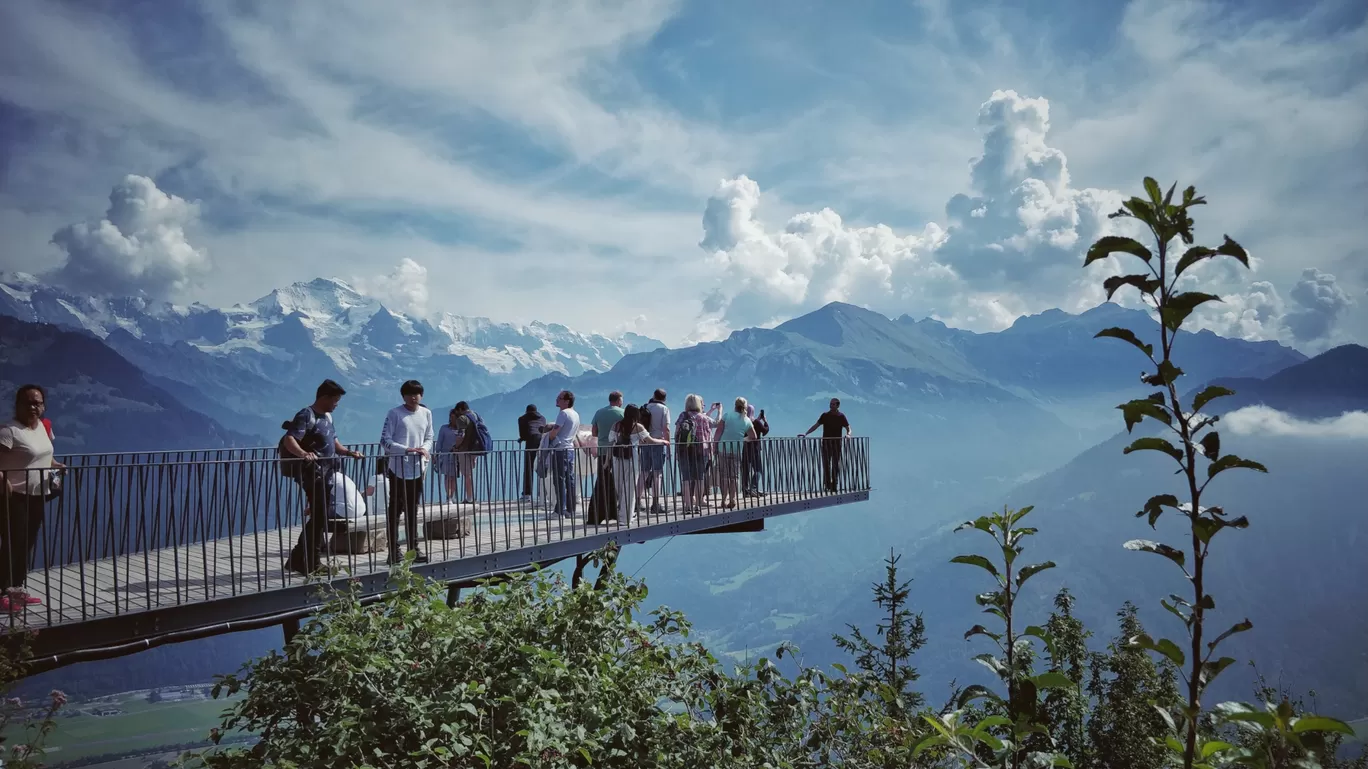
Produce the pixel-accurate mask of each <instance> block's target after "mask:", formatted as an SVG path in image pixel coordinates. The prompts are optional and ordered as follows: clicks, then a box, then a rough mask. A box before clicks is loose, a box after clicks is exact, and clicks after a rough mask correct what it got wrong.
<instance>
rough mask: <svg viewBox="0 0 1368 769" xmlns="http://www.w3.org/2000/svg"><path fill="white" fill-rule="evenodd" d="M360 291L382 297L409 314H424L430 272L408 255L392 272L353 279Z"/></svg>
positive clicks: (390, 307)
mask: <svg viewBox="0 0 1368 769" xmlns="http://www.w3.org/2000/svg"><path fill="white" fill-rule="evenodd" d="M351 283H352V285H353V286H355V287H356V290H357V291H360V292H361V293H363V294H366V295H367V296H370V297H374V298H375V299H379V300H380V301H381V302H382V303H383V304H384V305H385V306H386V307H388V308H389V309H391V310H395V311H398V312H401V313H404V314H406V315H412V316H415V317H424V316H426V315H427V312H428V271H427V268H426V267H424V266H423V265H421V264H419V263H418V262H416V261H414V260H413V259H410V258H408V257H404V258H403V259H401V260H400V261H399V264H398V265H397V266H396V267H395V268H394V270H393V271H392V272H391V273H390V274H388V275H377V276H374V277H369V278H353V279H352V280H351Z"/></svg>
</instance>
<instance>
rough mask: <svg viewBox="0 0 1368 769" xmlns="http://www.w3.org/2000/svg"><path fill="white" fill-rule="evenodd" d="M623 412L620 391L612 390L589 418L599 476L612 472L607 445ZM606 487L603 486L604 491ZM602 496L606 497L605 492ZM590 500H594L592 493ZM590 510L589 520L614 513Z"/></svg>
mask: <svg viewBox="0 0 1368 769" xmlns="http://www.w3.org/2000/svg"><path fill="white" fill-rule="evenodd" d="M623 413H624V412H623V408H622V393H621V392H620V391H618V390H614V391H612V392H610V393H608V405H607V406H604V407H603V408H601V409H599V410H598V411H595V412H594V416H593V418H591V419H590V420H589V434H590V435H591V436H593V437H594V442H595V447H594V450H595V451H596V452H597V454H598V462H597V464H596V465H595V468H594V472H595V473H596V474H597V475H598V476H599V477H603V476H606V475H611V474H612V472H613V458H612V457H610V456H608V446H609V445H610V444H611V443H612V442H613V425H616V424H617V423H618V422H621V421H622V415H623ZM633 485H635V484H633ZM607 488H608V487H605V491H606V489H607ZM612 488H613V489H616V488H617V485H616V484H613V485H612ZM604 498H605V499H606V494H605V495H604ZM590 501H591V502H593V501H594V497H593V496H592V495H591V496H590ZM592 512H593V514H592V515H590V516H589V517H590V519H591V520H604V519H607V518H610V517H612V516H613V515H614V512H613V510H611V509H599V510H594V511H592Z"/></svg>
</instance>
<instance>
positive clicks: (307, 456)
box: [279, 379, 363, 575]
mask: <svg viewBox="0 0 1368 769" xmlns="http://www.w3.org/2000/svg"><path fill="white" fill-rule="evenodd" d="M346 394H347V391H346V390H344V389H342V385H339V384H338V383H336V382H334V381H333V380H331V379H325V380H323V383H322V384H320V385H319V386H318V390H317V391H316V392H315V394H314V402H313V403H312V404H310V405H308V406H305V407H304V408H302V409H300V410H299V413H297V414H295V416H294V419H293V420H291V421H290V422H287V423H286V425H285V435H284V437H282V438H281V439H280V446H279V450H280V458H281V461H282V462H284V463H287V464H286V467H285V468H283V470H284V472H285V473H286V474H287V475H288V477H290V478H291V479H293V480H294V482H295V483H297V484H298V485H299V488H300V490H301V491H303V492H304V496H305V498H306V499H307V500H308V509H309V511H310V512H309V513H308V514H307V518H306V520H305V523H304V530H303V531H301V532H300V533H299V542H297V543H296V544H295V546H294V549H293V550H291V551H290V560H289V568H290V570H291V571H295V572H299V573H300V574H305V575H308V574H313V573H314V572H315V571H319V570H320V568H321V567H322V566H323V563H322V559H321V557H320V555H319V551H320V550H321V549H322V548H323V540H324V538H325V537H326V536H327V533H328V515H327V511H329V510H332V509H333V494H334V491H335V486H334V483H333V473H334V472H335V471H336V469H337V464H338V457H352V458H354V459H361V458H362V456H363V455H362V454H361V452H359V451H352V450H350V449H348V448H347V447H346V446H343V445H342V442H341V441H339V440H338V439H337V431H336V429H335V428H334V427H333V421H332V413H333V412H334V411H336V410H337V405H338V404H339V403H340V402H341V401H342V396H343V395H346ZM338 525H339V526H341V524H338Z"/></svg>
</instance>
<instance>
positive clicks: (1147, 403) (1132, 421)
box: [1117, 397, 1173, 432]
mask: <svg viewBox="0 0 1368 769" xmlns="http://www.w3.org/2000/svg"><path fill="white" fill-rule="evenodd" d="M1117 408H1118V409H1120V410H1121V414H1122V415H1123V416H1124V417H1125V419H1126V432H1130V431H1131V430H1132V429H1133V428H1134V427H1135V426H1136V425H1138V424H1140V423H1141V422H1143V421H1144V419H1145V417H1149V418H1150V419H1154V420H1156V421H1159V422H1163V423H1164V424H1166V425H1172V424H1173V417H1172V415H1170V414H1169V412H1168V409H1166V408H1164V406H1162V405H1161V404H1159V403H1155V402H1154V400H1153V399H1152V397H1151V398H1138V399H1136V400H1133V401H1127V402H1126V403H1122V404H1121V405H1120V406H1117Z"/></svg>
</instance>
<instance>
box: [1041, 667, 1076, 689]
mask: <svg viewBox="0 0 1368 769" xmlns="http://www.w3.org/2000/svg"><path fill="white" fill-rule="evenodd" d="M1031 682H1032V683H1034V684H1035V685H1036V688H1037V689H1074V688H1076V687H1075V686H1074V682H1073V681H1070V680H1069V677H1068V676H1066V675H1064V674H1063V673H1060V672H1057V671H1053V670H1051V671H1049V672H1046V673H1041V674H1040V675H1038V676H1031Z"/></svg>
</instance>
